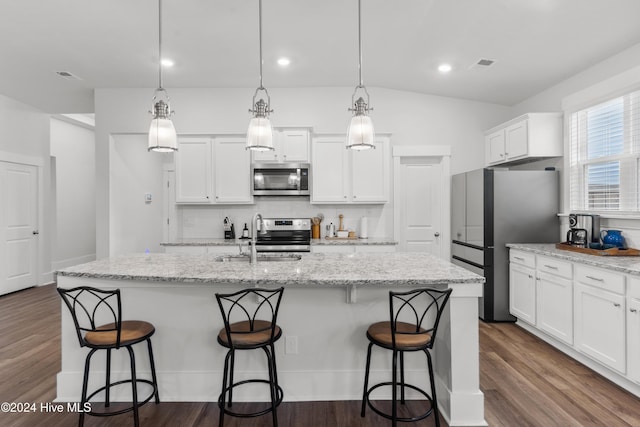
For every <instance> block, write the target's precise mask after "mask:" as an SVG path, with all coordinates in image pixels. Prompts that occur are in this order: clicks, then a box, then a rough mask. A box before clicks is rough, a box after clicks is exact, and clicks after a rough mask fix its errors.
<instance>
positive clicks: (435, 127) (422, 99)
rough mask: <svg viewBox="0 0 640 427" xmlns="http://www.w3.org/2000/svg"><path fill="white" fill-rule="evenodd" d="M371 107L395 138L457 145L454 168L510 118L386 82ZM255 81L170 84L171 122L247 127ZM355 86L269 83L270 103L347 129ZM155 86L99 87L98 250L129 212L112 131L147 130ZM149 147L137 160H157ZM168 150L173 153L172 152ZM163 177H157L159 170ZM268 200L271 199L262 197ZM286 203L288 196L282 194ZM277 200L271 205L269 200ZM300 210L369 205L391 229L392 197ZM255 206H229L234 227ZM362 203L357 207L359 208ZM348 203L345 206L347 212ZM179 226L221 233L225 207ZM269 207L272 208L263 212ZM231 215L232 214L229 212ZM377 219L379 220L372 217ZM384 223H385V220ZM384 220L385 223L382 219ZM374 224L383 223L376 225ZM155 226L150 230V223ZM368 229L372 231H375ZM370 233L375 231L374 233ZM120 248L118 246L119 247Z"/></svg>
mask: <svg viewBox="0 0 640 427" xmlns="http://www.w3.org/2000/svg"><path fill="white" fill-rule="evenodd" d="M368 89H369V92H370V94H371V104H372V106H373V107H374V112H373V114H372V118H373V120H374V124H375V127H376V132H378V133H390V134H391V141H392V145H399V144H401V145H449V146H451V147H452V160H451V169H452V172H453V173H456V172H458V171H465V170H471V169H475V168H478V167H482V166H483V162H484V131H485V130H486V129H489V128H490V127H492V126H494V125H496V124H498V123H500V122H502V121H505V120H507V119H508V118H510V116H509V114H510V109H509V108H508V107H504V106H499V105H494V104H486V103H479V102H473V101H465V100H459V99H452V98H444V97H439V96H431V95H423V94H417V93H412V92H405V91H396V90H390V89H383V88H368ZM254 90H255V89H254V88H243V89H211V88H209V89H171V88H169V89H168V92H169V95H170V96H171V101H172V107H173V109H175V110H176V114H175V116H174V123H175V126H176V130H177V132H178V133H179V134H219V133H235V134H244V133H245V132H246V128H247V126H248V122H249V117H250V116H249V113H248V112H247V110H248V108H249V107H250V106H251V105H250V104H251V98H252V96H253V92H254ZM352 91H353V88H288V89H282V88H274V89H272V88H269V93H270V95H271V103H272V107H273V108H274V110H275V112H274V113H273V115H272V122H273V126H275V127H286V126H306V127H310V128H312V129H313V131H314V132H315V133H345V132H346V128H347V124H348V122H349V119H350V113H349V112H348V111H347V108H348V107H349V104H350V102H351V94H352ZM152 95H153V89H99V90H96V95H95V100H96V108H95V113H96V143H97V146H96V179H97V181H96V185H97V187H96V197H97V199H96V219H97V223H96V224H97V237H96V244H97V257H98V258H101V257H105V256H109V255H111V254H114V253H116V252H114V248H120V247H121V246H120V245H121V243H120V242H118V241H112V239H119V238H120V237H117V236H118V235H119V233H112V232H111V231H110V227H112V226H114V225H115V224H118V223H121V222H123V221H124V220H125V217H126V216H127V215H138V214H139V212H138V213H131V214H129V213H126V212H125V211H122V210H119V209H113V207H111V208H110V197H112V195H113V194H115V193H114V189H113V188H111V189H110V183H111V181H110V178H109V173H110V170H111V165H110V161H111V160H112V157H110V156H112V153H110V149H109V147H110V142H109V141H110V138H111V137H112V135H114V134H146V132H147V131H148V127H149V123H150V116H149V114H148V113H147V112H148V110H149V109H150V107H151V98H152ZM153 156H163V155H161V154H156V153H148V154H146V155H145V156H143V157H142V158H141V159H140V160H141V161H142V162H145V161H147V160H148V161H149V162H154V161H155V160H154V157H153ZM169 156H170V155H169ZM158 179H160V177H159V178H158ZM259 203H260V204H259V205H258V206H257V208H258V209H260V210H262V211H265V213H266V212H273V214H274V215H280V214H281V213H282V210H283V209H281V208H280V207H281V206H282V205H281V204H280V205H276V204H278V203H279V202H278V201H272V202H259ZM264 203H266V204H264ZM284 203H287V202H284ZM271 204H273V205H271ZM293 206H294V207H295V210H296V212H300V213H301V214H303V215H304V216H308V215H309V214H311V213H312V214H314V215H315V214H316V213H317V212H323V213H324V214H325V216H328V217H329V216H337V214H338V213H344V214H345V215H346V216H347V218H348V219H350V220H351V219H353V220H355V219H357V218H359V217H360V216H361V215H366V214H368V213H369V215H371V217H373V218H375V219H376V220H375V221H370V225H369V226H370V228H371V230H372V231H371V233H373V230H375V231H376V232H377V233H378V234H379V235H386V236H392V234H393V226H392V225H393V218H392V214H391V213H392V212H393V207H392V203H388V204H386V205H385V206H384V207H382V208H379V207H371V206H369V207H363V208H347V209H344V208H343V207H338V206H329V207H327V206H323V207H318V206H316V207H312V206H309V207H308V208H307V207H306V206H302V205H300V206H298V205H297V204H295V205H293ZM128 208H131V209H134V210H136V211H142V210H143V209H144V206H138V205H135V204H132V205H130V206H129V207H128ZM257 208H256V206H246V207H241V208H224V209H232V210H233V213H232V215H233V217H234V218H232V219H233V220H234V221H235V223H236V226H237V227H240V226H241V225H244V222H245V219H244V218H247V220H246V221H248V218H250V215H251V214H252V213H253V212H254V211H255V210H256V209H257ZM356 209H357V210H356ZM343 211H344V212H343ZM183 214H184V215H183V217H184V218H183V221H184V219H186V222H183V224H181V225H183V226H186V227H182V228H183V231H184V232H185V234H186V235H195V234H197V235H199V236H205V235H209V236H213V235H216V234H217V233H220V235H221V233H222V230H221V225H222V221H221V219H220V218H224V216H226V215H227V214H221V213H220V208H211V207H197V208H186V209H184V208H183ZM266 214H267V215H269V214H268V213H266ZM232 215H229V216H232ZM372 222H376V224H375V225H374V224H372ZM381 224H384V225H381ZM140 226H141V227H145V230H139V231H140V233H147V232H149V233H151V232H154V233H157V235H158V236H162V230H161V229H156V228H155V227H154V226H153V225H152V224H151V223H145V224H141V225H140ZM381 226H382V227H384V228H383V229H380V228H379V227H381ZM374 227H378V228H377V229H376V228H374ZM152 229H153V230H152ZM371 233H370V234H371ZM371 235H373V234H371ZM128 246H131V247H133V246H137V247H142V248H146V247H147V243H146V241H142V239H140V241H138V242H136V243H135V244H134V243H133V242H130V243H129V244H128ZM118 250H119V249H118Z"/></svg>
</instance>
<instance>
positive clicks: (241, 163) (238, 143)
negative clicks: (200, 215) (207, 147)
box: [213, 137, 253, 203]
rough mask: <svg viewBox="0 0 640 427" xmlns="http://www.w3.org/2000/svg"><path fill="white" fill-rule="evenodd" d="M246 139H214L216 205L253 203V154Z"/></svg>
mask: <svg viewBox="0 0 640 427" xmlns="http://www.w3.org/2000/svg"><path fill="white" fill-rule="evenodd" d="M245 146H246V140H245V138H238V137H236V138H232V137H216V138H214V139H213V165H214V166H213V185H214V190H215V191H214V201H215V203H252V202H253V198H252V196H251V153H250V152H249V150H247V149H246V148H245Z"/></svg>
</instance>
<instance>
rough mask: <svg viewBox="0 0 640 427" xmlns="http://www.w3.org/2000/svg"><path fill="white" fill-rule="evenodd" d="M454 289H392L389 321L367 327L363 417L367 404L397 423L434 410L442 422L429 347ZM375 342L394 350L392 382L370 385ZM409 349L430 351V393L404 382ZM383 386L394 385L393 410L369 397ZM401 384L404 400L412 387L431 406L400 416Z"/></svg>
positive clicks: (418, 418) (393, 423)
mask: <svg viewBox="0 0 640 427" xmlns="http://www.w3.org/2000/svg"><path fill="white" fill-rule="evenodd" d="M451 291H452V290H451V289H446V290H439V289H431V288H424V289H415V290H411V291H408V292H393V291H390V292H389V313H390V317H389V321H388V322H378V323H374V324H372V325H371V326H369V329H368V330H367V338H368V339H369V348H368V350H367V366H366V370H365V377H364V392H363V395H362V410H361V412H360V415H361V416H362V417H364V413H365V408H366V406H369V407H370V408H371V409H372V410H373V411H374V412H375V413H377V414H378V415H380V416H382V417H384V418H387V419H389V420H391V421H392V425H393V426H395V425H396V424H397V422H398V421H401V422H412V421H419V420H422V419H424V418H426V417H428V416H429V415H431V414H434V416H435V422H436V426H440V416H439V414H438V402H437V399H436V388H435V382H434V378H433V364H432V362H431V353H430V350H432V349H433V343H434V341H435V338H436V331H437V329H438V323H439V322H440V316H441V315H442V311H443V310H444V307H445V305H446V304H447V301H448V300H449V296H450V295H451ZM374 344H375V345H377V346H379V347H382V348H386V349H387V350H391V351H393V357H392V366H393V368H392V369H393V371H392V380H391V382H382V383H379V384H375V385H374V386H372V387H369V366H370V364H371V348H372V347H373V345H374ZM408 351H424V353H425V354H426V355H427V365H428V368H429V381H430V383H431V395H429V394H428V393H427V392H425V391H424V390H423V389H421V388H419V387H417V386H415V385H412V384H407V383H406V382H405V378H404V353H405V352H408ZM398 354H399V355H400V382H398ZM384 386H391V387H392V389H391V396H392V399H391V405H392V409H391V414H388V413H385V412H382V411H381V410H380V409H378V408H376V407H375V406H374V405H373V404H372V403H371V400H370V394H371V392H373V391H374V390H376V389H378V388H380V387H384ZM398 387H399V388H400V403H401V404H403V405H404V404H405V388H410V389H412V390H415V391H417V392H418V393H420V394H422V395H423V396H424V397H426V398H427V400H428V401H429V403H430V407H429V409H428V410H427V411H426V412H424V413H422V414H421V415H417V416H412V417H399V416H398Z"/></svg>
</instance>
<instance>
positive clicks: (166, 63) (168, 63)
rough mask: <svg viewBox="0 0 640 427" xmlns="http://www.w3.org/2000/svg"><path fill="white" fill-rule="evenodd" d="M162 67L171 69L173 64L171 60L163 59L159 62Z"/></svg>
mask: <svg viewBox="0 0 640 427" xmlns="http://www.w3.org/2000/svg"><path fill="white" fill-rule="evenodd" d="M160 63H161V64H162V66H163V67H173V65H174V62H173V61H172V60H171V59H163V60H162V61H160Z"/></svg>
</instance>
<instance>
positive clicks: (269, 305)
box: [216, 288, 284, 426]
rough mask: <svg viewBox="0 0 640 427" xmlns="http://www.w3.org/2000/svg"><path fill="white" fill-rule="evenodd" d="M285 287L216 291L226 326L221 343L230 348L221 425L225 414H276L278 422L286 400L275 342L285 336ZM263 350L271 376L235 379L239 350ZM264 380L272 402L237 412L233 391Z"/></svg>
mask: <svg viewBox="0 0 640 427" xmlns="http://www.w3.org/2000/svg"><path fill="white" fill-rule="evenodd" d="M283 291H284V288H279V289H261V288H251V289H243V290H241V291H238V292H234V293H230V294H219V293H217V294H216V300H217V301H218V306H219V307H220V313H221V314H222V320H223V321H224V328H222V329H220V332H219V333H218V343H219V344H220V345H222V346H223V347H225V348H228V349H229V350H228V351H227V355H226V357H225V359H224V374H223V379H222V391H221V393H220V397H219V398H218V407H219V408H220V426H223V425H224V416H225V414H227V415H231V416H234V417H242V418H250V417H258V416H261V415H265V414H267V413H269V412H271V414H272V418H273V425H274V426H277V425H278V418H277V414H276V408H277V406H278V405H280V403H282V397H283V393H282V388H281V387H280V386H279V385H278V372H277V369H276V353H275V347H274V343H275V342H276V341H277V340H278V339H280V337H281V336H282V329H281V328H280V327H279V326H278V325H277V324H276V321H277V317H278V309H279V308H280V300H281V299H282V293H283ZM255 349H262V350H263V351H264V352H265V354H266V356H267V370H268V372H269V379H268V380H265V379H258V378H253V379H247V380H243V381H238V382H235V383H234V381H233V373H234V368H235V367H234V364H235V351H236V350H255ZM251 383H253V384H255V383H264V384H267V385H268V386H269V394H270V405H269V406H268V407H267V408H265V409H262V410H258V411H256V412H251V413H245V412H242V413H241V412H235V411H233V410H232V409H231V407H232V405H233V390H234V389H235V388H237V387H238V386H241V385H243V384H251Z"/></svg>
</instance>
